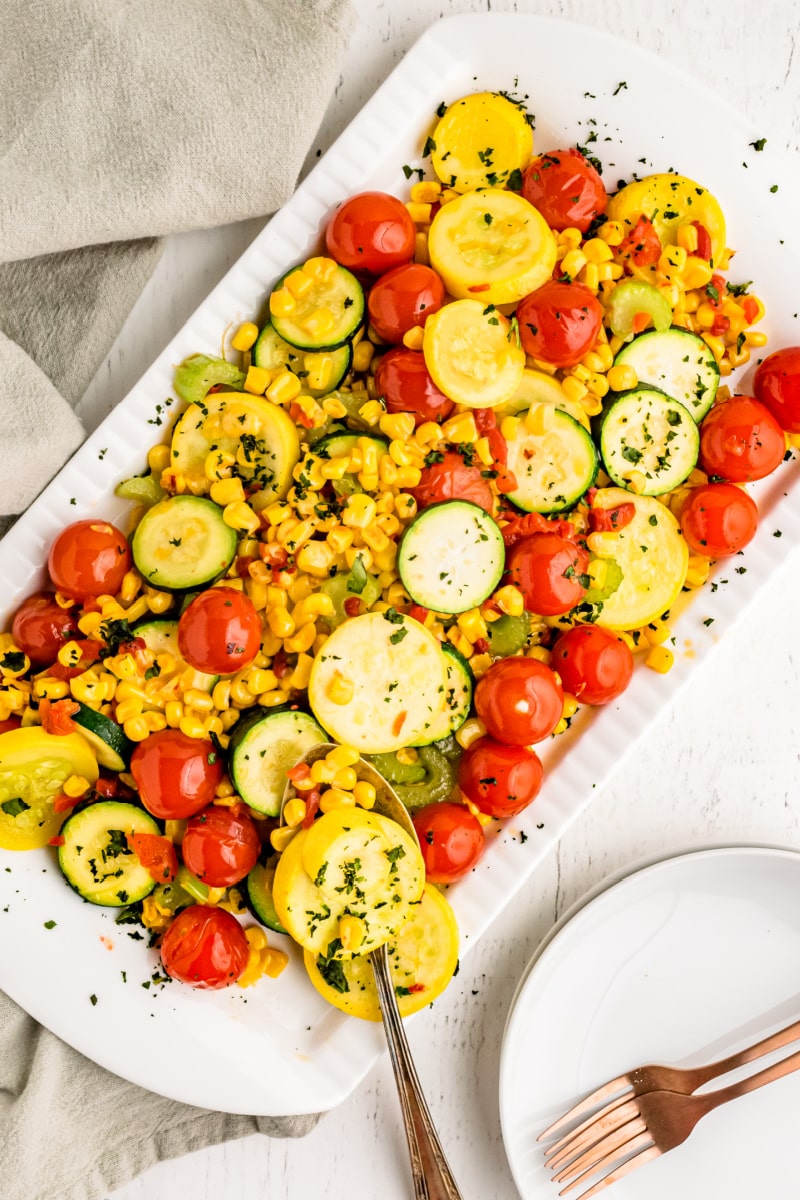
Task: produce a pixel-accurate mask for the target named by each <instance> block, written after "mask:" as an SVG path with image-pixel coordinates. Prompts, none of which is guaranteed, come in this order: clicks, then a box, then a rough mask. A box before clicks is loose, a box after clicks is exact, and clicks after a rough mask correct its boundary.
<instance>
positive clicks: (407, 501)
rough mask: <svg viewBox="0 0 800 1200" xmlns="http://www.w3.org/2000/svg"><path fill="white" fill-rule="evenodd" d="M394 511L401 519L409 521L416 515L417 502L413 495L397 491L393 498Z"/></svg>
mask: <svg viewBox="0 0 800 1200" xmlns="http://www.w3.org/2000/svg"><path fill="white" fill-rule="evenodd" d="M408 469H410V468H408ZM394 511H395V512H396V513H397V515H398V517H399V518H400V520H401V521H410V520H411V518H412V517H415V516H416V515H417V502H416V500H415V499H414V497H413V496H409V495H408V494H407V493H405V492H399V493H398V495H396V496H395V498H394Z"/></svg>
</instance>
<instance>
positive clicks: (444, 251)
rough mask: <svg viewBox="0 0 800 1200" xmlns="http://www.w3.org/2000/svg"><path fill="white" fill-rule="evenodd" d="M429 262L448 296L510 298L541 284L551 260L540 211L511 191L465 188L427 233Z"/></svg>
mask: <svg viewBox="0 0 800 1200" xmlns="http://www.w3.org/2000/svg"><path fill="white" fill-rule="evenodd" d="M428 253H429V254H430V259H431V266H432V267H434V268H435V269H436V271H438V273H439V274H440V275H441V277H442V279H443V281H444V285H445V287H446V288H447V290H448V292H449V293H450V295H451V296H456V297H457V298H458V299H462V300H464V299H476V300H480V301H482V303H483V305H484V307H485V306H486V305H487V304H516V303H517V301H518V300H521V299H522V298H523V296H527V295H528V293H529V292H534V291H536V289H537V288H538V287H541V286H542V284H543V283H545V282H546V281H547V280H548V279H549V278H550V276H551V275H552V273H553V267H554V266H555V264H556V239H555V237H554V235H553V233H552V231H551V230H550V227H549V226H548V224H547V222H546V221H545V219H544V217H543V216H542V215H541V214H540V213H539V212H538V211H537V209H535V208H534V207H533V205H532V204H529V203H528V201H527V200H524V199H523V198H522V196H518V195H517V194H516V192H506V191H501V190H499V189H498V188H493V189H490V190H489V191H485V192H468V193H467V195H466V196H459V197H458V199H457V200H451V201H450V202H449V204H444V205H443V206H442V207H441V208H440V209H439V211H438V213H437V214H436V216H435V217H434V218H433V223H432V224H431V227H430V231H429V234H428Z"/></svg>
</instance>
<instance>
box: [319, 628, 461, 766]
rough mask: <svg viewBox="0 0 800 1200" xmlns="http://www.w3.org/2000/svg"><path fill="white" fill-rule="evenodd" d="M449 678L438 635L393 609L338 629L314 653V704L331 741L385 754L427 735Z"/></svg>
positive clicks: (440, 708)
mask: <svg viewBox="0 0 800 1200" xmlns="http://www.w3.org/2000/svg"><path fill="white" fill-rule="evenodd" d="M446 683H447V673H446V671H445V660H444V656H443V654H442V652H441V649H440V648H439V643H438V642H437V640H436V638H435V637H434V636H433V634H432V633H430V632H429V631H428V630H427V629H426V628H425V627H424V625H420V623H419V621H415V620H413V618H411V617H404V616H401V615H400V613H397V612H395V611H394V609H388V610H387V612H385V613H364V614H363V615H362V616H359V617H351V618H350V619H349V620H348V621H345V622H344V623H343V624H342V625H340V626H339V627H338V629H334V631H333V633H332V634H331V635H330V637H329V638H328V640H327V641H326V643H325V645H324V646H323V647H322V649H321V650H320V652H319V654H317V655H316V657H315V658H314V662H313V665H312V667H311V678H310V679H309V681H308V702H309V704H310V705H311V710H312V712H313V713H314V716H315V717H316V718H317V720H318V721H319V723H320V725H322V727H323V728H324V729H327V731H328V732H329V733H330V735H331V740H333V741H337V742H342V743H343V744H345V745H348V746H355V747H356V749H357V750H359V751H361V752H362V753H364V754H380V753H383V752H388V751H390V750H399V749H400V748H401V746H412V745H413V744H414V742H417V741H419V740H420V739H422V738H424V737H425V735H426V733H427V731H428V728H429V727H430V723H431V721H433V719H434V718H438V715H439V713H440V712H441V710H442V709H443V708H444V697H445V688H446Z"/></svg>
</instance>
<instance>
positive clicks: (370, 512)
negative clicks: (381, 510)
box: [342, 492, 377, 529]
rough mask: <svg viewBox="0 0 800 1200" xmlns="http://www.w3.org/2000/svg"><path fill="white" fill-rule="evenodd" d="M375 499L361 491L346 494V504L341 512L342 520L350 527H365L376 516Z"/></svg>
mask: <svg viewBox="0 0 800 1200" xmlns="http://www.w3.org/2000/svg"><path fill="white" fill-rule="evenodd" d="M376 511H377V510H376V507H375V501H374V500H373V499H372V497H371V496H367V495H365V494H364V493H363V492H356V493H355V495H352V496H348V498H347V506H346V508H345V510H344V512H343V514H342V522H343V523H344V524H345V525H347V526H348V527H349V528H350V529H366V527H367V526H368V525H371V524H372V522H373V521H374V520H375V516H376Z"/></svg>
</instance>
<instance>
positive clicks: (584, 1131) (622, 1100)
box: [544, 1092, 638, 1167]
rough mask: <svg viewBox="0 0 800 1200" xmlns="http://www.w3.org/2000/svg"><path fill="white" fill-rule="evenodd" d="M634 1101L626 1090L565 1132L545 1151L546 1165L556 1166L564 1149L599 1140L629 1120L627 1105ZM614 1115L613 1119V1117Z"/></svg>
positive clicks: (632, 1112)
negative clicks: (597, 1129)
mask: <svg viewBox="0 0 800 1200" xmlns="http://www.w3.org/2000/svg"><path fill="white" fill-rule="evenodd" d="M632 1103H633V1095H632V1093H630V1092H626V1093H625V1095H624V1096H620V1097H619V1098H618V1099H617V1100H612V1102H611V1103H610V1104H607V1105H606V1107H605V1108H601V1109H600V1111H599V1112H597V1113H593V1114H592V1115H591V1116H590V1117H587V1118H586V1120H585V1121H582V1122H581V1124H580V1125H578V1126H577V1128H576V1129H573V1130H571V1131H570V1132H569V1133H567V1134H565V1135H564V1137H562V1138H560V1139H559V1140H558V1141H557V1142H555V1143H554V1144H553V1145H552V1146H551V1147H550V1148H549V1150H546V1151H545V1156H544V1157H545V1163H546V1165H547V1166H549V1167H553V1166H555V1163H556V1159H557V1158H561V1157H563V1155H562V1151H563V1150H571V1149H573V1148H574V1149H578V1148H579V1147H580V1146H586V1145H588V1144H589V1142H590V1141H591V1140H592V1139H594V1140H595V1141H597V1140H598V1138H600V1137H602V1135H603V1134H604V1133H607V1132H609V1130H610V1129H614V1128H616V1126H617V1125H618V1124H620V1122H624V1121H627V1120H628V1119H629V1115H628V1114H629V1111H630V1110H627V1109H626V1108H625V1105H629V1104H632ZM637 1112H638V1109H636V1108H635V1107H634V1109H633V1110H632V1111H630V1115H631V1116H636V1113H637ZM612 1117H613V1120H612V1119H611V1118H612ZM601 1122H602V1124H601ZM596 1126H600V1130H599V1132H597V1131H596ZM548 1160H549V1161H548Z"/></svg>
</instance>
